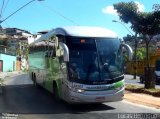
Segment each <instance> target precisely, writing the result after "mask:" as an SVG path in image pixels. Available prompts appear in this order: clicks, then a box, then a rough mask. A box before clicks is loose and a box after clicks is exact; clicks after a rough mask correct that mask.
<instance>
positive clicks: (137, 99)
mask: <svg viewBox="0 0 160 119" xmlns="http://www.w3.org/2000/svg"><path fill="white" fill-rule="evenodd" d="M124 99H125V100H127V101H129V102H132V103H136V104H140V105H145V106H149V107H154V108H157V109H160V98H159V97H153V96H151V95H147V94H138V93H132V92H128V91H125V95H124Z"/></svg>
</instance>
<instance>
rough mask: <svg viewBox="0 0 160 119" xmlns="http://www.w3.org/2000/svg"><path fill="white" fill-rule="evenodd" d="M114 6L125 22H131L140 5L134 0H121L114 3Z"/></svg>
mask: <svg viewBox="0 0 160 119" xmlns="http://www.w3.org/2000/svg"><path fill="white" fill-rule="evenodd" d="M113 6H114V9H116V10H117V12H118V14H119V17H120V19H121V20H122V21H123V22H125V23H129V22H131V21H132V20H134V19H135V16H136V15H137V11H138V6H137V5H136V4H135V3H134V2H133V1H131V2H128V3H126V2H119V3H117V4H114V5H113Z"/></svg>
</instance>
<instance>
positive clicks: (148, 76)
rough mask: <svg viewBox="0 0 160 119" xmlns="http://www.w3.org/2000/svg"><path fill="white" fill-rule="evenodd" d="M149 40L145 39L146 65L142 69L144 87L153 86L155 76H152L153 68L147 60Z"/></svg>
mask: <svg viewBox="0 0 160 119" xmlns="http://www.w3.org/2000/svg"><path fill="white" fill-rule="evenodd" d="M149 40H150V39H146V67H145V69H144V73H145V88H146V89H150V88H155V78H154V71H155V68H154V67H151V66H150V62H149Z"/></svg>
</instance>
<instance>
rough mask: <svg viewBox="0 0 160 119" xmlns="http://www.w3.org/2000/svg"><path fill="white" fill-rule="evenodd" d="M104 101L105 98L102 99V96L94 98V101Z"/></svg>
mask: <svg viewBox="0 0 160 119" xmlns="http://www.w3.org/2000/svg"><path fill="white" fill-rule="evenodd" d="M104 100H105V97H104V96H101V97H96V101H104Z"/></svg>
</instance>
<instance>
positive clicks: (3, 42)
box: [0, 38, 7, 46]
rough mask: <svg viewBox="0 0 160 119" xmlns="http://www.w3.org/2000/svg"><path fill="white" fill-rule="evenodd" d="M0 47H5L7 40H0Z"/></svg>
mask: <svg viewBox="0 0 160 119" xmlns="http://www.w3.org/2000/svg"><path fill="white" fill-rule="evenodd" d="M0 45H4V46H7V39H3V38H0Z"/></svg>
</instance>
